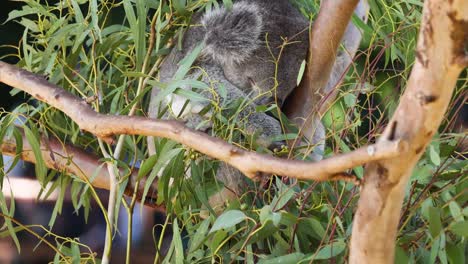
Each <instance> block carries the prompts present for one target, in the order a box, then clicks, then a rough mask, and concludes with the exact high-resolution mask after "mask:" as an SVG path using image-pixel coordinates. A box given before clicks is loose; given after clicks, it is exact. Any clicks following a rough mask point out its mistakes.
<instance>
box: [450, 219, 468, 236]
mask: <svg viewBox="0 0 468 264" xmlns="http://www.w3.org/2000/svg"><path fill="white" fill-rule="evenodd" d="M449 229H450V231H452V232H453V233H454V234H455V235H457V236H462V237H468V221H467V220H464V221H460V222H456V223H454V224H452V225H450V228H449Z"/></svg>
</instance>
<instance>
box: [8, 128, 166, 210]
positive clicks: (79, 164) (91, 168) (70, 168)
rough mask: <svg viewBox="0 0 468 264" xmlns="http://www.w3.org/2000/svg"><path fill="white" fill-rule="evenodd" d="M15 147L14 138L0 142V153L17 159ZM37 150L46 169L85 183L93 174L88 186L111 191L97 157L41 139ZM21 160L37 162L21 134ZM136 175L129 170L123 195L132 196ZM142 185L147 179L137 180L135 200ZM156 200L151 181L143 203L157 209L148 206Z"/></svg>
mask: <svg viewBox="0 0 468 264" xmlns="http://www.w3.org/2000/svg"><path fill="white" fill-rule="evenodd" d="M16 148H17V145H16V142H15V141H14V140H13V139H4V140H3V142H1V153H2V154H3V155H7V156H16V153H17V149H16ZM40 149H41V154H42V158H43V160H44V162H45V165H46V166H47V167H48V168H50V169H53V170H57V171H64V172H67V173H69V174H73V175H75V176H76V177H78V178H80V179H81V180H83V181H84V182H89V181H90V179H89V177H91V176H92V175H96V177H95V178H94V179H93V180H92V182H91V184H92V185H93V186H94V187H96V188H100V189H106V190H109V189H110V184H109V175H108V171H107V169H106V167H105V164H104V162H101V161H99V157H97V156H95V155H93V154H91V153H88V152H85V151H84V150H82V149H80V148H77V147H74V146H72V145H64V144H62V143H61V142H59V141H58V140H55V139H46V138H41V139H40ZM20 159H22V160H24V161H28V162H31V163H36V162H37V159H36V157H35V156H34V153H33V151H32V147H31V145H30V144H29V142H28V140H27V138H26V137H25V136H24V135H23V150H22V151H21V154H20ZM137 176H138V172H137V171H136V170H134V171H132V174H131V175H130V176H129V177H130V178H129V182H128V184H127V186H126V189H125V194H126V195H127V196H132V195H133V192H134V190H135V185H136V184H137ZM145 182H146V180H145V178H143V179H142V180H141V181H140V183H139V185H138V188H136V190H137V198H138V199H139V200H141V197H142V194H143V190H144V185H145ZM156 198H157V182H154V183H152V185H151V187H150V189H149V191H148V197H147V198H146V199H145V204H146V205H149V206H151V207H156V205H155V204H154V202H153V203H151V201H155V200H156ZM161 208H162V207H161Z"/></svg>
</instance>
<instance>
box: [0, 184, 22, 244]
mask: <svg viewBox="0 0 468 264" xmlns="http://www.w3.org/2000/svg"><path fill="white" fill-rule="evenodd" d="M12 197H13V194H12ZM10 202H11V203H12V204H11V203H10V204H11V205H10V210H8V208H7V206H6V199H5V196H4V195H3V192H0V210H1V211H2V213H3V214H4V215H5V216H4V217H3V219H4V220H5V223H4V225H6V227H7V229H8V231H9V235H10V237H11V239H13V242H15V245H16V249H17V250H18V252H21V246H20V243H19V240H18V237H17V236H16V230H15V228H14V227H13V223H12V222H11V219H10V217H13V215H14V213H15V210H14V208H15V207H14V199H11V201H10Z"/></svg>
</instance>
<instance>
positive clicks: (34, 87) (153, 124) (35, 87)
mask: <svg viewBox="0 0 468 264" xmlns="http://www.w3.org/2000/svg"><path fill="white" fill-rule="evenodd" d="M0 81H1V82H4V83H6V84H8V85H11V86H13V87H16V88H18V89H20V90H22V91H24V92H26V93H28V94H31V95H32V96H34V97H35V98H36V99H38V100H41V101H43V102H45V103H48V104H50V105H52V106H54V107H56V108H58V109H59V110H61V111H63V112H64V113H65V114H66V115H68V116H69V117H70V118H71V119H73V120H74V121H75V122H76V123H77V124H78V125H79V127H80V128H81V129H83V130H85V131H89V132H91V133H93V134H94V135H96V136H98V137H101V138H105V139H111V137H112V136H113V135H116V134H129V135H144V136H156V137H163V138H168V139H172V140H174V141H177V142H179V143H182V144H184V145H186V146H188V147H190V148H192V149H195V150H197V151H199V152H202V153H204V154H206V155H208V156H210V157H213V158H216V159H219V160H222V161H224V162H226V163H227V164H229V165H231V166H233V167H235V168H237V169H239V170H240V171H241V172H243V173H244V174H245V175H246V176H248V177H250V178H258V177H259V176H261V175H262V174H263V173H267V174H270V173H271V174H278V175H283V176H289V177H294V178H298V179H307V180H317V181H325V180H331V179H334V176H335V175H337V174H342V173H343V172H345V171H346V170H348V169H350V168H353V167H355V166H359V165H362V164H365V163H367V162H370V161H374V160H380V159H384V158H390V157H395V156H397V155H399V152H401V151H402V150H403V149H404V148H405V144H402V142H400V141H386V142H381V143H379V144H377V145H371V146H368V147H363V148H360V149H357V150H355V151H353V152H350V153H346V154H341V155H337V156H335V157H333V158H330V159H327V160H323V161H320V162H317V163H312V162H304V161H297V160H286V159H280V158H277V157H272V156H268V155H262V154H258V153H255V152H249V151H245V150H243V149H241V148H238V147H235V146H233V145H230V144H228V143H226V142H224V141H223V140H221V139H218V138H214V137H210V136H208V135H207V134H205V133H202V132H199V131H196V130H192V129H189V128H187V127H185V126H184V125H183V124H182V123H180V122H176V121H167V120H156V119H150V118H144V117H138V116H117V115H105V114H100V113H96V112H95V111H94V110H93V109H92V108H91V107H90V106H88V105H87V104H86V102H84V101H83V100H80V99H79V98H77V97H75V96H74V95H72V94H70V93H69V92H67V91H65V90H63V89H62V88H60V87H58V86H56V85H53V84H50V83H48V82H47V81H46V80H44V79H43V78H42V77H39V76H37V75H35V74H32V73H29V72H27V71H24V70H21V69H18V68H16V67H14V66H12V65H9V64H7V63H4V62H0Z"/></svg>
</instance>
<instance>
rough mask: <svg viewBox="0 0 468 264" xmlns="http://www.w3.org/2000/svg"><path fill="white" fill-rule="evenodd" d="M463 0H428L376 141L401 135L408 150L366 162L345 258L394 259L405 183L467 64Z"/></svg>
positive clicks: (467, 16) (467, 6)
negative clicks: (404, 79) (399, 91)
mask: <svg viewBox="0 0 468 264" xmlns="http://www.w3.org/2000/svg"><path fill="white" fill-rule="evenodd" d="M467 42H468V1H466V0H453V1H445V0H429V1H426V3H425V5H424V11H423V21H422V24H421V29H420V33H419V41H418V47H417V51H416V52H417V53H416V55H417V56H416V58H417V59H416V62H415V64H414V67H413V70H412V73H411V77H410V79H409V82H408V86H407V88H406V91H405V93H404V94H403V97H402V98H401V101H400V105H399V106H398V108H397V110H396V112H395V114H394V116H393V118H392V119H391V120H390V123H389V125H388V126H387V128H386V130H385V132H384V134H383V135H382V137H381V138H380V142H382V141H386V140H405V141H407V142H408V143H409V149H408V151H405V152H402V153H401V155H399V156H398V157H395V158H391V159H387V160H382V161H375V162H372V163H370V164H368V165H367V167H366V170H365V176H364V177H365V178H364V182H363V188H362V191H361V197H360V199H359V204H358V209H357V211H356V214H355V218H354V223H353V233H352V238H351V252H350V259H349V260H350V263H359V264H361V263H393V262H394V252H395V239H396V235H397V226H398V221H399V218H400V212H401V206H402V203H403V198H404V191H405V187H406V185H407V183H408V179H409V177H410V176H411V173H412V171H413V167H414V166H415V165H416V162H417V161H418V160H419V158H420V157H421V155H422V154H423V153H424V150H425V148H426V146H427V144H428V143H429V142H430V140H431V138H432V136H433V135H434V133H436V132H437V128H438V127H439V125H440V123H441V122H442V118H443V116H444V113H445V111H446V109H447V106H448V104H449V102H450V99H451V96H452V92H453V90H454V87H455V85H456V81H457V78H458V76H459V74H460V72H461V70H462V69H463V68H464V67H466V64H467V61H468V59H467V54H466V51H465V47H466V44H467Z"/></svg>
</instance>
